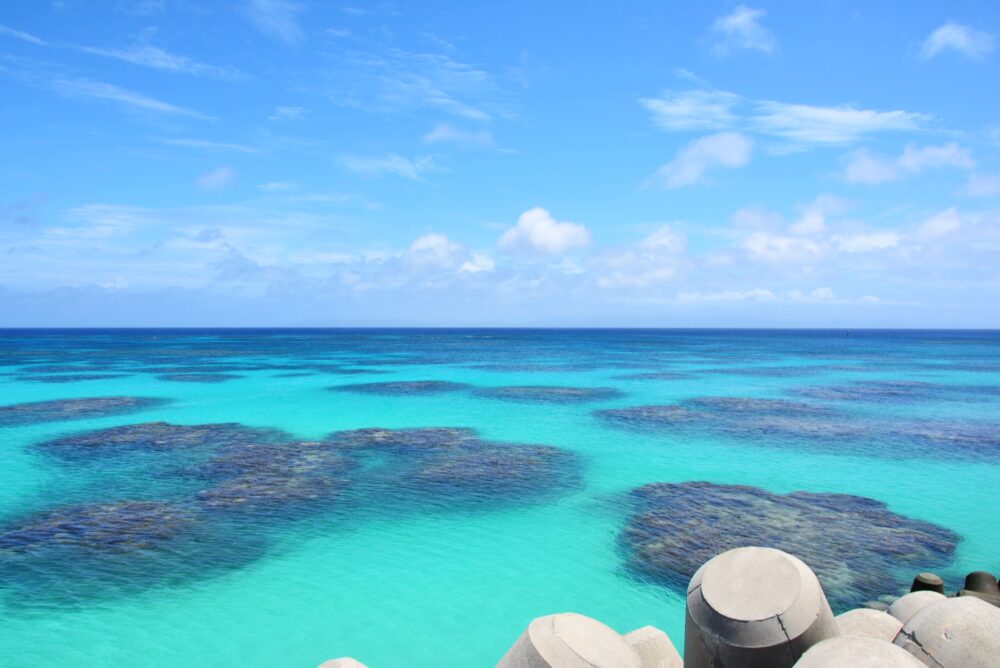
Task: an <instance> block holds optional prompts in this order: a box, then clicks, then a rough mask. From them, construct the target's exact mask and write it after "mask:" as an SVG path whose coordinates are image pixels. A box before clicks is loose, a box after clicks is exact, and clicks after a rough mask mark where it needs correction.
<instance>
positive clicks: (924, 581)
mask: <svg viewBox="0 0 1000 668" xmlns="http://www.w3.org/2000/svg"><path fill="white" fill-rule="evenodd" d="M910 591H911V592H914V591H936V592H937V593H939V594H944V580H942V579H941V578H940V577H938V576H937V575H935V574H934V573H918V574H917V577H915V578H913V584H912V585H910Z"/></svg>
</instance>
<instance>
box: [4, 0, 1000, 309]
mask: <svg viewBox="0 0 1000 668" xmlns="http://www.w3.org/2000/svg"><path fill="white" fill-rule="evenodd" d="M998 39H1000V4H997V3H995V2H948V3H943V2H941V3H934V2H922V3H910V2H898V3H890V2H881V3H871V2H848V1H829V2H809V3H803V2H787V3H765V2H749V3H748V4H739V3H731V2H662V1H661V2H617V3H609V2H601V3H599V2H581V1H576V2H541V3H539V2H516V1H512V2H505V3H464V2H447V3H446V2H429V1H424V2H413V3H405V2H394V3H372V4H368V3H354V4H351V3H344V4H340V3H335V2H318V1H314V2H310V1H309V0H296V1H295V2H291V1H286V0H248V1H246V2H232V3H222V2H219V3H201V2H194V1H192V0H135V1H126V0H103V1H100V0H87V1H83V0H62V1H57V2H41V1H38V2H35V1H30V2H29V1H27V0H23V1H20V2H17V1H14V2H5V3H3V4H2V6H0V95H2V99H3V101H4V103H3V105H0V122H2V124H3V128H4V130H3V133H2V135H0V147H2V149H0V151H2V152H0V155H2V156H3V159H2V162H0V325H3V326H97V325H109V326H142V325H154V326H162V325H192V326H198V325H230V326H245V325H262V326H283V325H295V326H298V325H414V326H427V325H439V326H451V325H511V326H666V327H690V326H775V327H782V326H798V327H803V326H804V327H809V326H812V327H825V326H833V327H1000V306H998V305H1000V94H998V90H1000V77H998V74H1000V68H998V62H1000V60H998V59H1000V54H998V51H1000V48H998V47H1000V44H998Z"/></svg>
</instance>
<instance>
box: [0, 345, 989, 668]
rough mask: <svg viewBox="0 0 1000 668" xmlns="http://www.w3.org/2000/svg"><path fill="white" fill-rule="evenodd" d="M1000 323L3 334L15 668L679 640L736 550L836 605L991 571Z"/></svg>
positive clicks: (4, 595) (0, 447) (378, 666)
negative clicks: (792, 559) (531, 640)
mask: <svg viewBox="0 0 1000 668" xmlns="http://www.w3.org/2000/svg"><path fill="white" fill-rule="evenodd" d="M998 481H1000V332H958V331H844V330H838V331H735V330H726V331H714V330H659V331H657V330H387V329H382V330H93V331H87V330H67V331H51V330H45V331H33V330H16V331H14V330H8V331H0V664H2V665H3V666H12V667H13V666H31V667H42V666H68V665H86V666H94V667H96V666H136V665H141V666H153V667H155V666H164V667H165V666H188V667H193V666H212V667H213V668H223V667H226V666H240V667H242V668H245V667H247V666H303V667H307V668H311V667H312V666H315V665H317V664H319V663H320V662H321V661H323V660H325V659H328V658H333V657H338V656H345V655H350V656H354V657H355V658H357V659H359V660H361V661H363V662H365V663H367V664H368V665H370V666H372V668H389V667H395V666H407V667H419V666H456V667H462V666H470V667H471V666H490V665H493V664H495V663H496V661H497V660H498V659H499V658H500V657H501V656H502V655H503V653H504V652H505V650H506V649H507V647H508V646H509V645H510V644H511V643H512V642H513V641H514V640H515V639H516V638H517V636H518V635H519V634H520V633H521V631H522V630H523V629H524V628H525V627H526V625H527V624H528V622H529V621H530V620H531V619H532V618H534V617H536V616H539V615H544V614H549V613H554V612H562V611H576V612H580V613H583V614H586V615H590V616H593V617H596V618H598V619H600V620H602V621H603V622H605V623H607V624H609V625H610V626H612V627H614V628H615V629H617V630H619V631H621V632H626V631H629V630H632V629H634V628H638V627H641V626H645V625H647V624H652V625H655V626H659V627H660V628H662V629H664V630H666V631H667V632H668V633H669V634H670V636H671V637H672V638H673V639H674V641H675V643H676V644H677V645H678V646H680V645H681V643H682V641H683V624H684V599H683V591H684V585H685V583H686V581H687V579H688V578H689V577H690V574H691V572H692V569H693V568H695V567H696V566H697V564H698V563H700V561H702V560H703V559H705V558H707V557H708V556H711V555H712V554H715V553H717V552H719V551H721V550H724V549H727V548H729V547H733V546H735V545H737V544H767V545H774V546H777V547H782V548H784V549H788V550H791V551H793V552H795V553H797V554H799V555H800V556H802V557H803V558H804V559H805V560H806V561H807V563H809V564H810V565H811V566H812V567H813V568H814V569H815V570H816V571H817V573H818V574H819V576H820V579H821V581H822V582H823V585H824V588H825V589H826V591H827V595H828V597H829V598H830V600H831V602H832V604H833V605H834V607H835V608H836V609H837V611H842V610H844V609H847V608H849V607H854V606H859V605H865V604H868V603H870V602H872V601H875V602H876V603H874V604H876V605H877V601H878V599H879V598H880V597H883V596H887V595H895V594H898V593H900V592H901V591H904V590H906V589H907V588H908V586H909V582H910V580H911V579H912V577H913V575H914V574H915V573H916V572H919V571H921V570H934V571H935V572H937V573H939V574H940V575H942V576H943V577H945V579H946V581H947V582H948V585H949V588H952V589H953V588H955V587H956V586H958V585H959V584H960V583H961V579H962V577H963V576H964V574H965V573H966V572H968V571H971V570H979V569H985V570H991V571H993V572H997V571H998V570H1000V561H998V560H1000V550H998V544H1000V512H998V509H1000V482H998Z"/></svg>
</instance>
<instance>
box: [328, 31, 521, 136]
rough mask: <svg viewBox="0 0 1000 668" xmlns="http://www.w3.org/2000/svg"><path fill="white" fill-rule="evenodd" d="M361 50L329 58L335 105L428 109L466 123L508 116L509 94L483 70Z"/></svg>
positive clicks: (379, 49)
mask: <svg viewBox="0 0 1000 668" xmlns="http://www.w3.org/2000/svg"><path fill="white" fill-rule="evenodd" d="M362 47H363V48H356V49H349V50H346V51H338V52H337V53H336V55H335V56H334V60H335V64H334V67H333V68H332V69H330V70H329V71H328V74H327V76H328V77H329V79H330V84H331V89H330V90H331V92H330V95H331V97H332V99H333V100H334V101H335V102H337V103H339V104H343V105H347V106H353V107H358V108H361V109H366V110H371V111H376V112H379V113H401V112H407V111H415V110H424V109H430V110H437V111H441V112H444V113H446V114H449V115H451V116H454V117H457V118H461V119H464V120H468V121H487V120H490V119H491V118H494V117H497V116H500V117H511V116H513V115H514V114H513V109H512V107H513V105H512V98H511V95H510V93H509V91H508V90H507V89H506V88H504V87H503V86H501V85H500V84H499V83H498V81H497V80H496V78H495V77H494V76H493V75H492V74H490V73H489V72H488V71H486V70H485V69H482V68H480V67H477V66H475V65H471V64H468V63H463V62H460V61H458V60H455V59H453V58H451V57H449V56H447V55H443V54H437V53H422V52H415V51H407V50H404V49H399V48H395V47H389V46H385V45H381V44H368V43H364V44H362Z"/></svg>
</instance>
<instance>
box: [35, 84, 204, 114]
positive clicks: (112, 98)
mask: <svg viewBox="0 0 1000 668" xmlns="http://www.w3.org/2000/svg"><path fill="white" fill-rule="evenodd" d="M36 82H37V83H39V84H41V85H43V86H45V87H48V88H51V89H52V90H55V91H57V92H59V93H62V94H63V95H66V96H69V97H83V98H90V99H95V100H107V101H109V102H114V103H116V104H119V105H121V106H123V107H126V108H128V109H137V110H142V111H152V112H155V113H158V114H169V115H174V116H187V117H189V118H196V119H198V120H201V121H212V120H215V119H214V118H213V117H211V116H208V115H206V114H203V113H201V112H198V111H194V110H193V109H188V108H186V107H180V106H177V105H175V104H170V103H169V102H163V101H162V100H157V99H156V98H153V97H149V96H148V95H143V94H142V93H137V92H135V91H131V90H128V89H127V88H121V87H120V86H116V85H114V84H109V83H104V82H102V81H92V80H90V79H74V78H69V77H55V78H53V79H48V80H37V79H36Z"/></svg>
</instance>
